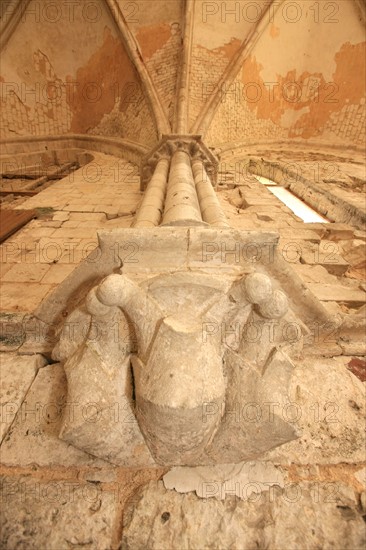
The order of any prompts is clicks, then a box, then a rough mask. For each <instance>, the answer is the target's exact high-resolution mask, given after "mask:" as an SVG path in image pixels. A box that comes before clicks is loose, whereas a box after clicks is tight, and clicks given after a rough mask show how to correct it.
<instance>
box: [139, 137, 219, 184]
mask: <svg viewBox="0 0 366 550" xmlns="http://www.w3.org/2000/svg"><path fill="white" fill-rule="evenodd" d="M178 150H180V151H185V152H186V153H187V154H189V155H190V157H191V158H192V159H196V158H199V159H200V160H201V161H202V163H203V165H204V167H205V168H206V171H207V173H208V174H209V176H210V179H211V182H212V185H213V186H214V187H215V186H216V182H217V170H218V159H217V158H216V156H215V155H214V154H213V153H212V151H210V149H209V148H208V147H207V146H206V145H205V144H204V142H203V141H202V139H201V136H200V135H178V134H170V135H163V137H162V139H161V141H160V142H159V143H158V144H157V145H156V146H155V147H154V149H153V150H152V151H150V153H149V154H148V155H146V156H145V157H144V158H143V159H142V162H141V191H144V190H145V189H146V186H147V184H148V183H149V181H150V179H151V177H152V175H153V173H154V169H155V167H156V165H157V163H158V161H159V159H160V158H171V157H172V156H173V154H174V153H175V151H178Z"/></svg>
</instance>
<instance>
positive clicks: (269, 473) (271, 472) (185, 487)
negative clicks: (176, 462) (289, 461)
mask: <svg viewBox="0 0 366 550" xmlns="http://www.w3.org/2000/svg"><path fill="white" fill-rule="evenodd" d="M213 480H214V481H213ZM163 483H164V486H165V488H166V489H175V490H176V491H178V493H189V492H192V491H194V492H195V493H196V495H197V496H199V497H201V498H216V499H218V500H224V499H225V498H226V496H229V495H231V496H233V495H235V496H236V497H238V498H241V499H243V500H249V499H250V498H251V495H252V493H254V494H258V493H262V492H263V491H269V488H270V487H272V486H273V485H276V486H277V487H284V483H285V482H284V476H283V474H282V472H281V470H280V469H279V468H276V467H275V466H274V465H273V464H271V463H270V462H242V463H239V464H220V465H219V466H198V467H196V468H182V467H178V468H172V469H171V470H170V471H169V472H168V473H167V474H165V476H164V477H163ZM243 487H246V490H245V491H243Z"/></svg>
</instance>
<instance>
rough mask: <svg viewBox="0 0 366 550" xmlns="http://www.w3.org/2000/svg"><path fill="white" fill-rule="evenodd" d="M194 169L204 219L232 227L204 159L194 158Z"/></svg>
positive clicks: (218, 224)
mask: <svg viewBox="0 0 366 550" xmlns="http://www.w3.org/2000/svg"><path fill="white" fill-rule="evenodd" d="M192 171H193V176H194V181H195V184H196V190H197V196H198V200H199V203H200V208H201V214H202V218H203V221H204V222H206V223H208V224H210V225H214V226H216V227H230V225H229V223H228V221H227V219H226V216H225V214H224V211H223V210H222V208H221V205H220V203H219V200H218V198H217V195H216V193H215V190H214V188H213V187H212V183H211V180H210V178H209V176H208V174H207V172H206V169H205V167H204V164H203V162H202V160H200V159H193V160H192Z"/></svg>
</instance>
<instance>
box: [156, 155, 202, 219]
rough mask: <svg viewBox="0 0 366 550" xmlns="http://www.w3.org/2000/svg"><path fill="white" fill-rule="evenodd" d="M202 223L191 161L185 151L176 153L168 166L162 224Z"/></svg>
mask: <svg viewBox="0 0 366 550" xmlns="http://www.w3.org/2000/svg"><path fill="white" fill-rule="evenodd" d="M180 222H181V223H187V222H191V223H193V224H195V223H197V222H201V223H202V216H201V210H200V205H199V203H198V198H197V193H196V188H195V184H194V179H193V174H192V167H191V159H190V156H189V154H188V153H186V152H185V151H176V152H175V153H174V155H173V157H172V162H171V166H170V173H169V181H168V191H167V196H166V201H165V210H164V216H163V224H164V225H165V224H172V223H176V224H179V223H180Z"/></svg>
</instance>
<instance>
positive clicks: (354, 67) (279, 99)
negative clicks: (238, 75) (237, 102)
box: [242, 42, 366, 138]
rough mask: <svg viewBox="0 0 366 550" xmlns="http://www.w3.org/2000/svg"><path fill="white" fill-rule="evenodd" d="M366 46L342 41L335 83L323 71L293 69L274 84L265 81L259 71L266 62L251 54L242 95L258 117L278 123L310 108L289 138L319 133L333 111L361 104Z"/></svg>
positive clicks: (243, 76)
mask: <svg viewBox="0 0 366 550" xmlns="http://www.w3.org/2000/svg"><path fill="white" fill-rule="evenodd" d="M365 46H366V42H361V43H359V44H354V45H353V44H352V45H351V44H350V43H349V42H347V43H345V44H343V46H342V47H341V49H340V50H339V51H338V52H337V53H336V54H335V58H334V59H335V62H336V70H335V72H334V74H333V75H332V76H333V79H332V82H326V81H325V79H324V76H323V74H322V73H310V72H308V71H304V72H303V73H301V74H299V75H297V72H296V69H293V70H290V71H288V72H287V74H286V75H284V76H282V75H277V80H276V83H275V84H273V83H271V84H269V83H265V82H264V81H263V79H262V77H261V74H260V73H261V70H262V69H263V65H261V64H260V63H258V62H257V60H256V58H255V57H252V56H250V57H248V58H247V59H246V61H245V63H244V65H243V69H242V83H243V85H244V87H243V97H244V99H247V98H249V100H250V101H247V105H248V107H249V109H250V110H251V111H253V112H255V114H256V116H257V118H260V119H269V120H271V121H272V122H273V123H275V124H277V125H279V126H280V125H281V117H282V116H283V115H284V114H285V112H286V111H299V110H301V109H303V108H304V107H307V108H308V112H307V113H304V114H303V115H302V116H301V117H300V118H299V119H298V120H297V121H296V122H295V123H294V124H293V126H292V127H291V128H290V129H289V137H302V138H311V137H314V136H318V135H319V134H321V133H322V130H323V128H324V126H325V125H326V124H327V122H328V121H329V119H330V117H331V115H332V114H333V113H337V112H339V111H341V110H342V109H343V107H344V106H345V105H358V104H359V103H360V100H361V99H362V98H363V97H365V82H366V74H365V61H364V60H365V53H366V52H365ZM256 94H257V95H256ZM257 97H258V98H257ZM256 98H257V99H256Z"/></svg>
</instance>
